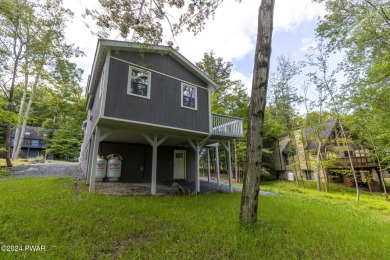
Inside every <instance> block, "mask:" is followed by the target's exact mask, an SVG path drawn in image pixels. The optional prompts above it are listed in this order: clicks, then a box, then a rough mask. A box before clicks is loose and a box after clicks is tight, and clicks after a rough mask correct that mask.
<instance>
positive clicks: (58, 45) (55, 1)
mask: <svg viewBox="0 0 390 260" xmlns="http://www.w3.org/2000/svg"><path fill="white" fill-rule="evenodd" d="M25 5H27V6H28V7H29V8H30V9H31V12H32V13H31V17H30V19H29V21H28V23H26V33H25V34H24V35H23V37H24V39H25V42H26V51H25V53H24V54H25V55H24V58H23V64H22V66H21V67H22V68H21V74H23V76H24V86H23V95H22V99H21V102H20V107H19V118H18V124H17V127H16V130H15V141H14V149H13V153H12V158H13V159H17V158H18V157H19V153H20V150H21V147H22V143H23V138H24V132H25V130H26V126H27V121H28V118H29V115H30V112H31V110H32V106H33V100H34V96H35V93H36V91H37V89H38V88H39V87H42V86H43V84H42V83H43V82H44V81H50V77H51V74H52V71H51V69H52V68H53V64H55V63H56V60H57V59H58V57H61V56H62V57H67V58H69V57H71V56H73V55H79V54H80V52H79V51H78V49H77V48H73V47H72V46H71V45H67V44H66V43H65V36H64V29H65V23H66V21H67V20H68V19H69V18H71V17H72V15H73V14H72V13H71V12H70V10H68V9H65V8H63V7H62V1H61V0H50V1H45V2H41V1H31V2H25ZM27 97H28V100H27ZM27 101H28V102H27Z"/></svg>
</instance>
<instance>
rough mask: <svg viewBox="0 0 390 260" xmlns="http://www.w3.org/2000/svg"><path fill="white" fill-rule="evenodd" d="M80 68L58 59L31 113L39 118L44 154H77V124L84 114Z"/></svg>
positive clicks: (60, 155)
mask: <svg viewBox="0 0 390 260" xmlns="http://www.w3.org/2000/svg"><path fill="white" fill-rule="evenodd" d="M81 75H82V70H80V69H78V68H77V67H76V65H75V64H74V63H71V62H69V61H68V60H66V59H58V60H57V62H56V65H55V67H54V69H53V73H52V79H51V81H52V82H51V87H50V88H46V93H45V94H43V95H42V96H41V97H40V98H41V99H40V100H37V104H36V110H35V111H33V113H32V117H33V118H34V117H35V118H37V121H38V122H42V120H43V118H40V116H42V113H43V111H44V115H45V116H44V118H45V119H44V121H43V122H42V128H43V134H45V136H46V138H45V141H46V143H47V150H46V153H47V154H49V153H50V154H54V155H55V156H56V157H60V158H64V157H71V158H75V157H78V154H79V149H80V146H81V143H82V139H83V135H84V133H83V130H82V129H81V125H82V122H83V120H84V119H85V118H86V116H87V113H86V111H85V106H84V105H85V98H82V92H83V89H82V88H81V87H80V85H79V82H80V80H81Z"/></svg>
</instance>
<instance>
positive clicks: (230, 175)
mask: <svg viewBox="0 0 390 260" xmlns="http://www.w3.org/2000/svg"><path fill="white" fill-rule="evenodd" d="M222 144H223V146H224V147H225V150H226V151H227V153H228V158H227V159H228V168H229V169H228V175H229V190H230V192H233V185H232V184H233V181H232V157H231V153H230V141H228V142H227V144H224V143H222Z"/></svg>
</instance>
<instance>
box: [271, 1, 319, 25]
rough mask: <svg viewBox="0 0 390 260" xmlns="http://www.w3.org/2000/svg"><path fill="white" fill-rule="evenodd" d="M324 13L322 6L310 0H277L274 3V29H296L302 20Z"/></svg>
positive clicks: (308, 19) (309, 19)
mask: <svg viewBox="0 0 390 260" xmlns="http://www.w3.org/2000/svg"><path fill="white" fill-rule="evenodd" d="M323 14H324V8H323V6H322V5H320V4H316V3H313V2H312V1H311V0H298V1H291V0H278V1H276V3H275V14H274V29H275V31H294V32H295V31H296V30H297V28H298V27H299V25H300V24H301V23H302V22H305V21H306V22H307V21H311V20H312V19H314V18H317V17H318V16H321V15H323Z"/></svg>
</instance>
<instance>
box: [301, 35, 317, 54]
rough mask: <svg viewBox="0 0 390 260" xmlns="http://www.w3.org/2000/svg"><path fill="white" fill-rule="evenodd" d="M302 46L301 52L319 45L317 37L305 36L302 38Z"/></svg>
mask: <svg viewBox="0 0 390 260" xmlns="http://www.w3.org/2000/svg"><path fill="white" fill-rule="evenodd" d="M301 43H302V47H301V48H300V49H299V51H301V52H307V51H308V50H309V49H310V48H314V47H316V46H317V44H316V41H315V39H312V38H303V39H302V40H301Z"/></svg>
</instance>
